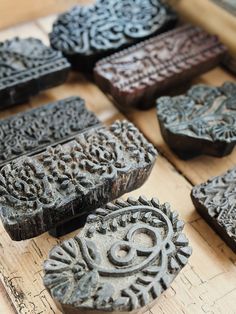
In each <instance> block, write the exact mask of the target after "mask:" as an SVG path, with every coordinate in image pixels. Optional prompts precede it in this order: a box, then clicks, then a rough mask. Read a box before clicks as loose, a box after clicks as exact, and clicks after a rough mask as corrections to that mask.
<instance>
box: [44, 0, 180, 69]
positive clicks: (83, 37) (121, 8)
mask: <svg viewBox="0 0 236 314" xmlns="http://www.w3.org/2000/svg"><path fill="white" fill-rule="evenodd" d="M176 20H177V15H176V14H175V13H174V12H173V11H172V10H171V9H170V8H169V7H168V6H166V5H165V4H163V3H162V2H161V1H160V0H145V1H140V0H98V1H96V3H95V4H94V5H91V6H86V7H85V6H76V7H74V8H73V9H72V10H70V11H68V12H66V13H64V14H61V15H60V16H59V18H58V19H57V21H56V22H55V23H54V25H53V30H52V32H51V34H50V41H51V45H52V47H54V48H55V49H58V50H60V51H62V53H63V54H64V55H65V56H66V57H67V58H68V60H69V61H70V62H71V64H72V66H73V67H74V68H76V69H79V70H86V71H87V70H89V71H90V70H92V69H93V66H94V64H95V62H96V61H97V60H98V59H101V58H102V57H105V56H107V55H109V54H111V53H113V52H115V51H118V50H120V49H122V48H124V47H127V46H130V45H132V44H135V43H137V42H139V41H141V40H143V39H144V38H148V37H150V36H151V35H154V34H157V33H160V32H162V31H164V30H166V29H167V28H170V27H172V26H174V24H175V22H176Z"/></svg>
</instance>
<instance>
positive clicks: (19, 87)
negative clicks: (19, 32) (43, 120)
mask: <svg viewBox="0 0 236 314" xmlns="http://www.w3.org/2000/svg"><path fill="white" fill-rule="evenodd" d="M0 59H1V64H0V109H1V108H4V107H8V106H11V105H14V104H19V103H23V102H25V101H27V100H28V99H29V97H30V96H32V95H35V94H37V93H38V92H40V91H41V90H44V89H47V88H50V87H53V86H56V85H59V84H62V83H63V82H64V81H65V80H66V78H67V75H68V72H69V69H70V64H69V63H68V61H67V60H66V59H65V58H64V57H63V55H62V53H61V52H59V51H55V50H53V49H52V48H50V47H47V46H45V45H44V44H43V43H42V42H41V41H40V40H39V39H36V38H25V39H19V38H17V37H15V38H13V39H10V40H6V41H4V42H0Z"/></svg>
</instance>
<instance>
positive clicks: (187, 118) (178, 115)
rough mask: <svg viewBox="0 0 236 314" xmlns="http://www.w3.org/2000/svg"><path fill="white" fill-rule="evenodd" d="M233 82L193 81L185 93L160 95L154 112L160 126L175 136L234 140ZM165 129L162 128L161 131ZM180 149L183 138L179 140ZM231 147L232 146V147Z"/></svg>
mask: <svg viewBox="0 0 236 314" xmlns="http://www.w3.org/2000/svg"><path fill="white" fill-rule="evenodd" d="M235 103H236V84H235V83H233V82H227V83H224V84H223V85H222V86H221V87H211V86H207V85H195V86H193V87H192V88H190V90H189V91H188V92H187V94H186V96H185V95H181V96H176V97H161V98H159V99H158V100H157V115H158V119H159V121H160V124H161V125H162V128H163V129H165V130H168V132H170V133H171V134H175V135H176V136H185V137H188V138H193V139H194V140H196V139H198V140H205V141H206V145H207V143H208V142H211V143H217V142H222V143H225V144H231V143H235V141H236V105H235ZM164 133H165V131H164ZM182 146H183V150H184V146H185V144H184V141H182ZM232 148H233V147H232Z"/></svg>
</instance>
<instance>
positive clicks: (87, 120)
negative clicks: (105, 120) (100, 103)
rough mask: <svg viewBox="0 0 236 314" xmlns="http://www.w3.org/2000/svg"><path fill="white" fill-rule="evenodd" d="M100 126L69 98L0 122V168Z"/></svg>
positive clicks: (80, 102)
mask: <svg viewBox="0 0 236 314" xmlns="http://www.w3.org/2000/svg"><path fill="white" fill-rule="evenodd" d="M98 124H100V121H99V120H98V119H97V117H96V115H95V114H94V113H92V112H90V111H88V110H87V109H86V108H85V103H84V100H83V99H81V98H80V97H70V98H66V99H62V100H59V101H56V102H54V103H51V104H47V105H45V106H42V107H39V108H36V109H33V110H29V111H26V112H23V113H20V114H17V115H14V116H11V117H9V118H7V119H4V120H0V167H1V166H3V165H4V164H5V163H7V162H9V161H10V160H13V159H15V158H17V157H19V156H22V155H32V154H35V153H37V152H39V151H41V150H43V148H45V147H46V146H48V145H54V144H58V143H62V142H65V141H66V140H68V139H71V138H73V137H74V136H75V135H77V134H78V133H79V132H82V131H85V130H86V129H87V128H90V127H92V126H96V125H98Z"/></svg>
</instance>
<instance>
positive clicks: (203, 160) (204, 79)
mask: <svg viewBox="0 0 236 314" xmlns="http://www.w3.org/2000/svg"><path fill="white" fill-rule="evenodd" d="M227 80H228V81H236V78H235V77H233V76H232V75H231V74H229V73H227V72H226V71H224V70H223V69H222V68H216V69H214V70H212V71H210V72H208V73H206V74H204V75H202V76H200V77H199V78H197V79H195V80H194V81H193V82H192V83H193V84H197V83H204V84H209V85H214V86H218V85H221V84H222V83H223V82H224V81H227ZM186 89H187V87H186ZM127 117H128V118H129V119H130V120H131V121H132V122H134V123H135V124H136V125H137V126H138V127H139V128H140V130H142V132H143V133H144V134H145V135H146V137H147V138H148V139H149V140H150V141H151V142H152V143H153V144H154V145H155V146H156V147H157V148H158V149H159V150H160V151H161V153H162V154H163V155H164V156H165V157H166V158H167V159H168V160H169V161H170V162H171V163H172V164H173V165H174V166H175V167H176V168H177V169H178V170H179V171H180V172H181V173H182V174H183V175H184V176H185V177H186V178H187V180H189V181H190V182H191V183H192V184H193V185H194V184H198V183H201V182H203V181H205V180H207V179H208V178H209V177H212V176H215V175H218V174H221V173H223V172H224V171H226V170H227V169H228V168H231V167H233V166H234V165H235V163H236V150H234V151H233V153H232V154H230V155H228V156H226V157H224V158H217V157H211V156H203V155H202V156H199V157H196V158H193V159H190V160H187V161H184V160H181V159H180V158H178V157H177V156H176V155H175V154H174V153H173V152H172V151H171V150H170V149H169V147H168V146H167V144H166V143H165V142H164V140H163V138H162V136H161V133H160V128H159V123H158V121H157V116H156V108H153V109H150V110H147V111H144V112H142V114H140V112H138V111H136V112H131V113H129V114H128V115H127Z"/></svg>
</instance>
